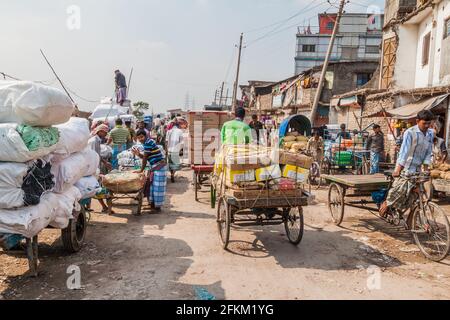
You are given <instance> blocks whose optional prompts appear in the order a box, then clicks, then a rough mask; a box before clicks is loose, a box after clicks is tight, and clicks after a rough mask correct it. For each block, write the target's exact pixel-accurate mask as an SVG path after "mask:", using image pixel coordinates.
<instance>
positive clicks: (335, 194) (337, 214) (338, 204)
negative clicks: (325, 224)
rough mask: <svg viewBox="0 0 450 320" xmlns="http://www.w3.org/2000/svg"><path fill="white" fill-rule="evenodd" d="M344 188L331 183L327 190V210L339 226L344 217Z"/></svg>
mask: <svg viewBox="0 0 450 320" xmlns="http://www.w3.org/2000/svg"><path fill="white" fill-rule="evenodd" d="M344 209H345V190H343V189H342V187H340V186H339V185H337V184H335V183H332V184H331V185H330V188H329V190H328V210H329V211H330V214H331V219H332V220H333V222H334V224H335V225H337V226H340V225H341V223H342V220H343V219H344Z"/></svg>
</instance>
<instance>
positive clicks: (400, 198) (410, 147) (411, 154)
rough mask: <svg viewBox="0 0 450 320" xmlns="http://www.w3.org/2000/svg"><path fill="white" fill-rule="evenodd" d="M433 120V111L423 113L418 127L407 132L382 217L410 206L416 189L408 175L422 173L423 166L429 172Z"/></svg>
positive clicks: (418, 120) (418, 121) (419, 115)
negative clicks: (411, 195)
mask: <svg viewBox="0 0 450 320" xmlns="http://www.w3.org/2000/svg"><path fill="white" fill-rule="evenodd" d="M433 119H434V115H433V113H432V112H431V111H429V110H424V111H421V112H419V114H418V115H417V125H416V126H414V127H412V128H410V129H408V130H406V131H405V133H404V136H403V143H402V146H401V148H400V153H399V155H398V160H397V166H396V168H395V171H394V173H393V174H392V176H393V177H394V178H395V181H394V183H393V185H392V187H391V189H390V190H389V193H388V196H387V199H386V201H385V202H384V203H383V204H382V205H381V208H380V215H381V216H382V217H386V214H387V212H388V208H390V207H393V208H396V209H398V210H401V211H403V210H406V209H407V208H408V207H409V206H410V203H409V201H408V200H409V195H410V193H411V191H412V189H413V188H414V185H413V184H412V183H411V182H410V181H409V180H408V178H407V177H408V175H413V174H416V173H419V172H421V171H422V166H423V170H424V171H425V172H427V171H428V170H429V166H430V164H431V156H432V153H433V140H434V131H433V130H432V129H430V125H431V122H432V121H433Z"/></svg>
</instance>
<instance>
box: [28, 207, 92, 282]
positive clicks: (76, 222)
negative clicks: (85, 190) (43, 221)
mask: <svg viewBox="0 0 450 320" xmlns="http://www.w3.org/2000/svg"><path fill="white" fill-rule="evenodd" d="M87 224H88V223H87V219H86V212H85V210H84V207H83V206H80V210H79V211H78V210H74V211H73V219H70V220H69V225H68V226H67V228H65V229H61V240H62V243H63V247H64V250H65V251H66V252H68V253H76V252H78V251H80V250H81V247H82V245H83V243H84V239H85V237H86V230H87ZM48 229H53V228H52V227H50V226H49V227H48ZM38 238H39V237H38V235H35V236H34V237H32V238H25V242H26V246H25V251H26V255H27V259H28V268H29V273H30V275H31V276H32V277H37V276H38V265H39V254H38V251H39V250H38V245H39V240H38ZM22 239H23V238H22ZM19 242H20V240H19Z"/></svg>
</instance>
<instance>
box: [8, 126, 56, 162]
mask: <svg viewBox="0 0 450 320" xmlns="http://www.w3.org/2000/svg"><path fill="white" fill-rule="evenodd" d="M16 128H17V124H14V123H0V161H4V162H21V163H23V162H28V161H31V160H35V159H40V158H43V157H44V156H46V155H48V154H50V153H51V152H52V151H54V150H56V148H57V146H58V144H56V145H53V146H51V147H48V148H41V149H39V150H36V151H29V150H28V148H27V146H26V145H25V143H24V142H23V140H22V137H21V136H20V134H19V133H18V132H17V131H16Z"/></svg>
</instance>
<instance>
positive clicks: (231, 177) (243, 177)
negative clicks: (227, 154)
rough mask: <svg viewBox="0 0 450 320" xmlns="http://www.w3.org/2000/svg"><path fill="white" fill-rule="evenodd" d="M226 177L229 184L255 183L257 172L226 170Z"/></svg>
mask: <svg viewBox="0 0 450 320" xmlns="http://www.w3.org/2000/svg"><path fill="white" fill-rule="evenodd" d="M225 176H226V180H227V183H228V184H233V183H239V182H252V181H255V170H230V169H228V168H227V169H226V171H225Z"/></svg>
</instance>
